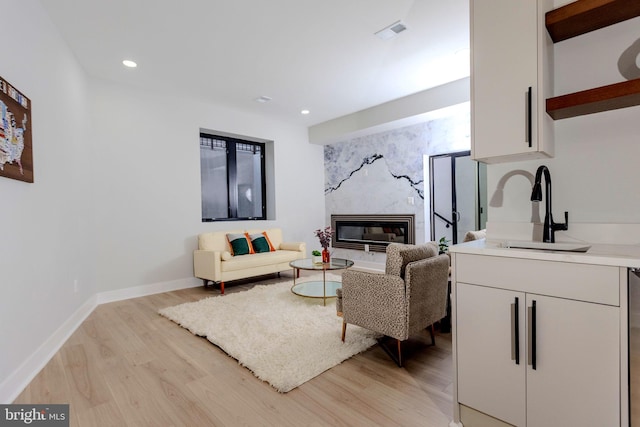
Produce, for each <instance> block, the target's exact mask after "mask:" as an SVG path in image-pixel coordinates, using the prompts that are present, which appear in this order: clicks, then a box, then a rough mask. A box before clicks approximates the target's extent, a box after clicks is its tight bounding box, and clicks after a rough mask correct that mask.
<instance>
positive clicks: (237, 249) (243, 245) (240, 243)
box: [227, 233, 255, 256]
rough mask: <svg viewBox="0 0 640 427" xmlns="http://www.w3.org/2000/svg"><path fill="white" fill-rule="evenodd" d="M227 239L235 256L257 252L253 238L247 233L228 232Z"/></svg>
mask: <svg viewBox="0 0 640 427" xmlns="http://www.w3.org/2000/svg"><path fill="white" fill-rule="evenodd" d="M227 240H228V241H229V246H230V249H231V251H230V252H231V254H232V255H233V256H236V255H247V254H253V253H255V252H254V250H253V247H252V246H251V240H249V236H248V235H247V234H246V233H244V234H240V233H237V234H236V233H228V234H227Z"/></svg>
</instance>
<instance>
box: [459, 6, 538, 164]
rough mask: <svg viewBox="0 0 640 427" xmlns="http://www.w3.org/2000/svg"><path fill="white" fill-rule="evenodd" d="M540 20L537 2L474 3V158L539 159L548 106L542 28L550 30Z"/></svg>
mask: <svg viewBox="0 0 640 427" xmlns="http://www.w3.org/2000/svg"><path fill="white" fill-rule="evenodd" d="M540 1H543V0H540ZM538 18H539V9H538V2H537V1H536V0H472V1H471V48H472V54H471V57H472V73H471V106H472V110H471V111H472V146H471V150H472V158H473V159H474V160H480V161H486V162H487V163H493V162H499V161H507V160H516V159H518V158H533V157H538V156H537V153H538V151H539V149H540V148H539V146H538V135H539V132H538V114H537V111H538V106H539V103H540V102H541V103H542V104H544V99H538V97H539V95H540V94H542V93H543V91H542V88H541V87H540V86H539V85H541V84H543V82H542V77H543V76H542V74H544V73H543V72H542V70H543V67H544V64H542V58H543V57H546V55H543V54H542V53H541V52H539V51H538V42H539V37H538V36H539V35H538V30H540V31H543V30H544V27H543V26H542V25H543V24H542V23H539V19H538ZM539 27H540V28H539ZM539 62H540V63H541V68H540V70H539V68H538V65H539ZM542 96H544V95H542Z"/></svg>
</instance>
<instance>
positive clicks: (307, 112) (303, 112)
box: [300, 110, 311, 115]
mask: <svg viewBox="0 0 640 427" xmlns="http://www.w3.org/2000/svg"><path fill="white" fill-rule="evenodd" d="M310 112H311V111H309V110H302V111H300V114H305V115H307V114H309V113H310Z"/></svg>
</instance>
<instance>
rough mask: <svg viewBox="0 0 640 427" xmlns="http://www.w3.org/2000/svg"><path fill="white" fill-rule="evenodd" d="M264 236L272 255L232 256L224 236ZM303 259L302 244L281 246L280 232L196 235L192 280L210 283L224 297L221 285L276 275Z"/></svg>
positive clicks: (251, 231) (228, 231)
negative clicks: (290, 264) (218, 285)
mask: <svg viewBox="0 0 640 427" xmlns="http://www.w3.org/2000/svg"><path fill="white" fill-rule="evenodd" d="M263 231H264V232H266V233H267V236H268V237H269V240H270V241H271V244H272V245H273V247H274V248H275V249H276V250H275V251H273V252H262V253H255V254H247V255H236V256H232V255H231V248H230V246H229V242H228V241H227V234H242V233H248V234H257V233H262V232H263ZM305 257H306V244H305V243H304V242H283V241H282V230H281V229H280V228H270V229H259V230H226V231H214V232H210V233H203V234H200V235H198V249H197V250H195V251H194V252H193V270H194V275H195V277H197V278H199V279H202V280H203V281H204V285H205V286H207V284H208V283H209V282H210V281H211V282H215V283H219V284H220V293H221V294H224V282H226V281H229V280H237V279H245V278H248V277H253V276H260V275H263V274H272V273H279V272H281V271H285V270H292V271H293V269H292V268H291V267H290V266H289V263H290V262H291V261H294V260H296V259H303V258H305Z"/></svg>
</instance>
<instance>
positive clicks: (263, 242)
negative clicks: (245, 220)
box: [249, 233, 271, 253]
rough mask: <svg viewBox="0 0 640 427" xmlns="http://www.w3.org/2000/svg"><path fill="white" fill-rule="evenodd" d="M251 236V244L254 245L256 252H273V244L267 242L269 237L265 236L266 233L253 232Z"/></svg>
mask: <svg viewBox="0 0 640 427" xmlns="http://www.w3.org/2000/svg"><path fill="white" fill-rule="evenodd" d="M249 237H251V246H253V250H254V251H255V252H256V253H260V252H271V246H269V242H267V238H266V237H264V234H262V233H260V234H252V235H251V236H249Z"/></svg>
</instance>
